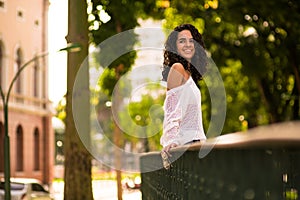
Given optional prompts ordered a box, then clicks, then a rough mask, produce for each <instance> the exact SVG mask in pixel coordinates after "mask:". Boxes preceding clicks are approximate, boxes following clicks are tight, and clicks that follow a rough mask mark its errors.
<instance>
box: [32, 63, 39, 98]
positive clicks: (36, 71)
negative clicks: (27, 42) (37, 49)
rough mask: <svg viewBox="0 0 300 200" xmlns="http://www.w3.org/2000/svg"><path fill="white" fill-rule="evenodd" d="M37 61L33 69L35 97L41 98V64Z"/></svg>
mask: <svg viewBox="0 0 300 200" xmlns="http://www.w3.org/2000/svg"><path fill="white" fill-rule="evenodd" d="M37 60H38V59H36V61H35V63H34V68H33V96H34V97H38V96H39V63H38V61H37Z"/></svg>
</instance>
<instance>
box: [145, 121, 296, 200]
mask: <svg viewBox="0 0 300 200" xmlns="http://www.w3.org/2000/svg"><path fill="white" fill-rule="evenodd" d="M205 150H209V151H210V152H209V153H208V154H207V155H206V156H205V157H203V158H199V152H200V151H205ZM171 153H172V157H171V159H172V161H173V162H172V167H171V168H170V169H169V170H166V169H164V168H163V166H162V159H161V156H160V153H159V152H151V153H147V154H145V155H143V156H141V158H140V163H141V164H140V165H141V166H140V167H141V172H142V174H141V176H142V185H141V192H142V198H143V200H167V199H168V200H175V199H178V200H193V199H195V200H199V199H204V200H208V199H209V200H212V199H222V200H224V199H225V200H227V199H228V200H236V199H258V200H263V199H268V200H277V199H278V200H279V199H280V200H282V199H290V200H291V199H299V192H300V123H299V122H288V123H284V124H276V125H271V126H265V127H259V128H255V129H253V130H250V131H247V132H242V133H233V134H227V135H223V136H219V137H217V138H212V139H208V140H207V141H206V142H202V143H198V144H193V145H190V146H184V147H180V148H177V149H174V150H173V151H172V152H171Z"/></svg>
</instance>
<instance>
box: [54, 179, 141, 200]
mask: <svg viewBox="0 0 300 200" xmlns="http://www.w3.org/2000/svg"><path fill="white" fill-rule="evenodd" d="M63 190H64V183H63V182H60V183H58V182H55V183H53V194H54V198H55V200H63ZM93 195H94V200H117V183H116V181H113V180H101V181H93ZM133 199H134V200H141V199H142V195H141V192H140V191H139V190H123V200H133Z"/></svg>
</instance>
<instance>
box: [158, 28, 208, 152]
mask: <svg viewBox="0 0 300 200" xmlns="http://www.w3.org/2000/svg"><path fill="white" fill-rule="evenodd" d="M163 64H164V67H163V72H162V75H163V80H165V81H167V92H166V99H165V102H164V111H165V114H164V123H163V135H162V137H161V138H160V143H161V145H162V146H163V151H162V152H164V153H167V154H168V152H169V151H170V149H171V148H173V147H176V146H179V145H184V144H188V143H192V142H196V141H200V140H205V139H206V136H205V133H204V130H203V125H202V111H201V94H200V90H199V86H198V82H199V80H201V79H202V75H203V74H204V73H205V71H206V65H207V55H206V52H205V49H204V43H203V40H202V36H201V34H200V33H199V31H198V30H197V29H196V28H195V27H194V26H193V25H191V24H182V25H180V26H177V27H176V28H175V29H174V30H173V31H172V32H171V34H170V35H169V37H168V39H167V41H166V43H165V49H164V63H163Z"/></svg>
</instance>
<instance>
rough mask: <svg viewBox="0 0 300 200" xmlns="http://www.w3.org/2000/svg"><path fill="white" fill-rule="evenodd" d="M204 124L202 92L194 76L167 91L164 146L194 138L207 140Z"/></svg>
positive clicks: (162, 140) (178, 143) (182, 142)
mask: <svg viewBox="0 0 300 200" xmlns="http://www.w3.org/2000/svg"><path fill="white" fill-rule="evenodd" d="M205 139H206V136H205V133H204V130H203V124H202V111H201V93H200V90H199V89H198V87H197V86H196V84H195V82H194V81H193V79H192V77H189V79H188V80H187V81H186V82H185V83H184V84H183V85H180V86H178V87H175V88H172V89H170V90H168V91H167V93H166V98H165V101H164V122H163V135H162V136H161V138H160V143H161V145H162V146H163V147H165V146H167V145H169V144H172V143H176V144H177V145H183V144H186V143H188V142H191V141H193V140H205Z"/></svg>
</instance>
